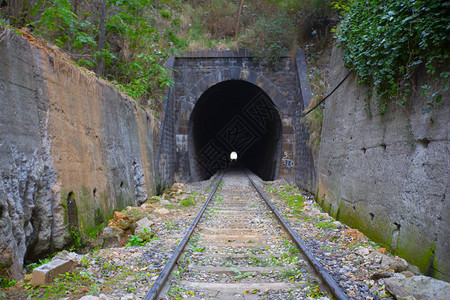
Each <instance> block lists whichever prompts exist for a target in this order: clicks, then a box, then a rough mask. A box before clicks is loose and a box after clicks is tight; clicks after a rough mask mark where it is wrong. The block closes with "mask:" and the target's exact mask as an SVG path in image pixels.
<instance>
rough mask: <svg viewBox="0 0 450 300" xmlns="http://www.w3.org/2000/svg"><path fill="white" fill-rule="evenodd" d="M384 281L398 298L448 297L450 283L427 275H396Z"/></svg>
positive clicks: (415, 299)
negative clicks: (407, 276)
mask: <svg viewBox="0 0 450 300" xmlns="http://www.w3.org/2000/svg"><path fill="white" fill-rule="evenodd" d="M384 283H385V284H386V287H387V289H388V290H389V292H390V293H391V294H393V295H395V297H396V298H397V299H398V300H403V299H404V300H427V299H448V298H449V293H450V283H448V282H445V281H442V280H437V279H434V278H430V277H427V276H412V277H409V278H406V277H405V276H402V275H397V276H394V277H391V278H388V279H385V280H384Z"/></svg>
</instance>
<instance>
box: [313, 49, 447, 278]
mask: <svg viewBox="0 0 450 300" xmlns="http://www.w3.org/2000/svg"><path fill="white" fill-rule="evenodd" d="M347 73H348V71H347V70H346V69H345V68H344V66H343V62H342V52H341V51H340V49H338V48H335V49H334V50H333V54H332V61H331V75H330V87H331V88H333V87H334V86H336V85H337V84H338V83H339V82H340V81H341V80H342V79H343V78H344V77H345V75H346V74H347ZM419 73H420V74H419V76H418V77H419V79H418V80H417V81H416V89H417V90H418V92H417V93H414V94H413V95H412V96H411V97H410V99H409V100H408V101H409V102H408V103H409V106H408V107H407V108H405V109H400V108H397V107H395V106H394V105H391V106H390V107H389V108H388V112H387V113H386V114H385V115H384V116H382V115H380V114H378V112H377V108H376V107H372V112H373V117H369V116H368V114H367V113H366V112H365V111H364V105H365V102H364V99H365V98H366V92H365V89H366V88H365V87H363V86H359V85H358V82H357V81H358V79H357V78H356V77H355V75H354V74H352V75H350V77H349V78H348V79H347V80H346V81H345V82H344V83H343V85H342V86H341V87H340V88H339V89H338V90H337V91H336V92H335V93H334V94H333V96H332V97H330V98H329V99H328V100H327V101H326V105H325V110H324V122H323V129H322V139H321V145H320V152H319V159H318V192H317V196H318V199H319V201H320V203H321V204H322V206H323V207H324V208H325V209H326V210H327V211H329V212H330V213H331V214H332V215H333V216H334V217H336V218H337V219H339V220H342V221H344V222H345V223H347V224H349V225H352V226H354V227H356V228H359V229H360V230H361V231H362V232H364V233H365V234H366V235H368V236H369V237H371V238H372V239H374V240H375V241H378V242H381V243H382V244H383V245H385V246H386V247H387V248H388V250H389V251H391V252H392V253H395V254H398V255H399V256H401V257H403V258H405V259H407V260H408V261H409V262H411V263H413V264H415V265H417V266H418V267H419V268H420V269H421V270H422V271H423V272H425V273H426V274H428V275H433V276H435V277H437V278H440V279H445V280H447V281H448V280H450V247H449V237H450V204H449V201H450V200H449V198H448V194H449V191H448V189H449V161H450V156H449V128H450V118H449V116H450V104H449V101H448V100H449V93H448V92H447V93H446V94H445V95H444V97H443V101H442V102H441V104H440V105H439V106H438V107H437V108H436V109H434V110H433V111H432V112H430V113H423V110H424V109H426V108H427V105H426V103H427V102H429V100H428V99H426V98H424V97H423V96H422V95H421V94H420V86H421V85H423V84H424V83H426V82H427V83H428V84H435V82H434V80H431V79H430V78H429V77H428V75H425V72H424V71H423V72H419ZM435 88H437V87H435Z"/></svg>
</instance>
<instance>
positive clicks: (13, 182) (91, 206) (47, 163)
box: [0, 27, 158, 279]
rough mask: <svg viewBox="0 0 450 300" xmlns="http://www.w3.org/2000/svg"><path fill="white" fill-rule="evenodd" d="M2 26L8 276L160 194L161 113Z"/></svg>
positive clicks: (0, 149)
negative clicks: (157, 117) (157, 149)
mask: <svg viewBox="0 0 450 300" xmlns="http://www.w3.org/2000/svg"><path fill="white" fill-rule="evenodd" d="M4 30H5V29H3V28H2V27H0V32H4V33H5V35H3V38H2V39H1V40H0V57H1V59H0V107H1V109H0V266H1V267H0V273H2V274H0V275H2V276H3V275H6V276H10V277H12V278H15V279H17V278H20V277H21V272H22V265H23V262H24V259H26V258H35V257H38V256H39V255H44V254H45V253H47V252H49V251H54V250H57V249H61V248H62V247H63V246H64V245H65V244H67V243H68V242H69V240H68V237H69V234H68V226H67V225H68V224H69V223H70V225H71V226H72V228H74V229H75V230H79V231H80V232H81V234H82V235H86V234H89V233H91V232H94V231H97V232H98V229H99V228H100V227H101V226H103V225H102V223H104V222H106V220H107V219H109V218H110V217H111V216H112V212H113V211H114V210H115V209H123V208H124V207H126V206H127V205H137V204H139V203H142V202H143V201H145V199H146V198H147V195H148V194H153V193H154V171H153V135H154V134H157V131H158V129H157V126H156V125H155V123H156V122H155V121H154V119H153V118H152V117H151V116H149V115H148V114H147V113H146V112H145V111H143V110H141V109H140V108H138V107H137V106H136V104H135V103H134V102H133V101H132V100H131V99H129V98H128V97H126V96H124V95H123V94H121V93H119V92H118V91H117V90H116V89H114V88H113V87H112V86H111V85H110V84H108V83H106V82H105V81H102V80H99V79H97V78H96V77H95V76H93V74H90V73H89V72H88V71H86V70H82V69H80V68H78V67H76V66H74V65H73V64H72V63H70V62H67V61H68V59H65V57H64V55H63V54H61V53H60V52H59V51H58V50H57V49H52V48H51V47H49V46H46V45H44V44H43V43H41V42H39V41H37V40H35V39H34V38H32V37H31V36H27V35H25V37H20V36H18V35H16V34H13V33H12V32H8V31H7V30H5V31H4Z"/></svg>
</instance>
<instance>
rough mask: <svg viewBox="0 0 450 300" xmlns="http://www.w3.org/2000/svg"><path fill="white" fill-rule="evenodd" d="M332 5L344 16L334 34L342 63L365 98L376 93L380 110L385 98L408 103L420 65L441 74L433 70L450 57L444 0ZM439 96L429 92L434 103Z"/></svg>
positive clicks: (354, 0) (449, 7)
mask: <svg viewBox="0 0 450 300" xmlns="http://www.w3.org/2000/svg"><path fill="white" fill-rule="evenodd" d="M336 7H337V8H340V9H342V10H343V14H344V19H343V20H342V22H341V24H340V27H339V29H338V30H337V31H336V36H337V38H338V40H339V41H340V44H341V47H342V48H343V50H344V62H345V66H346V67H347V68H349V69H350V70H354V71H355V72H356V73H357V74H358V76H359V78H360V83H363V84H366V85H367V86H368V87H369V88H368V98H367V101H368V100H369V99H371V98H372V96H375V99H376V102H377V106H378V108H379V110H380V112H381V113H382V114H384V113H385V112H386V109H387V107H388V104H389V102H392V101H394V102H396V103H397V104H399V105H400V106H401V107H404V106H405V105H406V101H407V98H408V96H409V94H410V93H411V91H412V90H413V89H414V88H415V87H414V85H413V83H412V82H413V80H412V78H413V75H414V72H415V71H416V70H417V68H418V66H420V65H425V67H426V69H427V72H428V73H429V74H432V75H433V76H435V77H437V79H439V77H442V74H439V75H438V74H435V73H436V70H437V68H439V67H440V66H442V65H443V63H444V62H445V61H446V60H448V58H449V41H450V33H449V29H450V26H449V22H448V16H449V15H450V3H449V2H448V1H445V0H388V1H385V0H350V1H347V2H346V4H342V3H337V4H336ZM436 75H437V76H436ZM444 90H446V88H445V87H444ZM372 91H373V92H372ZM441 93H442V91H441ZM439 95H440V93H439V92H438V93H435V94H434V95H432V96H433V97H432V98H433V100H434V102H439V101H440V99H441V97H442V96H439ZM436 100H437V101H436ZM367 103H368V102H367ZM366 108H369V106H368V105H367V107H366ZM369 112H370V111H369Z"/></svg>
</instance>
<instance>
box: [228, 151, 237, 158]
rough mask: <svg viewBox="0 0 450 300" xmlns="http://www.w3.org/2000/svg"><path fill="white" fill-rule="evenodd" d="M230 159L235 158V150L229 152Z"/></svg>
mask: <svg viewBox="0 0 450 300" xmlns="http://www.w3.org/2000/svg"><path fill="white" fill-rule="evenodd" d="M230 159H231V160H237V153H236V152H235V151H233V152H231V153H230Z"/></svg>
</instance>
